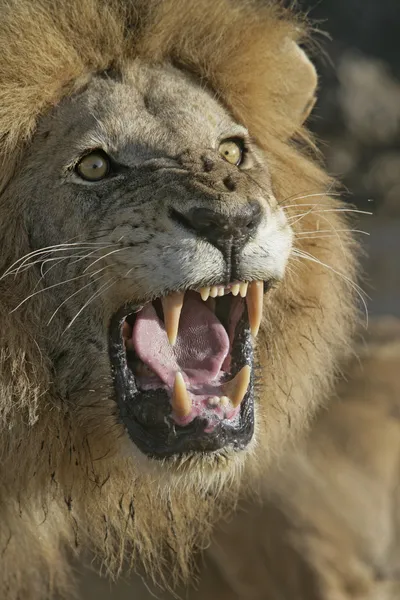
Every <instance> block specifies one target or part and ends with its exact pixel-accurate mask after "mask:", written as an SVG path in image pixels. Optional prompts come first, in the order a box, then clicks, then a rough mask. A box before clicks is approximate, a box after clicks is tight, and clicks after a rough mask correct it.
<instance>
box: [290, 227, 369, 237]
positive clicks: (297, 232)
mask: <svg viewBox="0 0 400 600" xmlns="http://www.w3.org/2000/svg"><path fill="white" fill-rule="evenodd" d="M335 231H336V232H338V233H362V234H363V235H371V234H370V233H368V231H362V230H361V229H335ZM313 233H318V234H320V233H333V229H314V230H312V231H295V232H294V235H295V237H298V236H299V235H308V234H313ZM311 239H313V238H311Z"/></svg>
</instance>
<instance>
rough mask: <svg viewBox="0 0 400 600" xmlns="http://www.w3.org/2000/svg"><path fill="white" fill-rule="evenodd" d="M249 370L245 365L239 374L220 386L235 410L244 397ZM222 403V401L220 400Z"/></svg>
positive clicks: (248, 380) (247, 384) (248, 379)
mask: <svg viewBox="0 0 400 600" xmlns="http://www.w3.org/2000/svg"><path fill="white" fill-rule="evenodd" d="M250 375H251V368H250V367H249V365H245V366H244V367H243V368H242V369H241V370H240V371H239V373H238V374H237V375H236V377H234V378H233V379H232V381H228V383H225V384H224V385H223V386H222V389H223V391H224V394H226V395H227V396H228V398H230V401H231V402H232V404H233V406H234V408H237V407H238V406H239V404H240V403H241V402H242V400H243V398H244V397H245V395H246V392H247V388H248V387H249V383H250ZM221 402H222V400H221Z"/></svg>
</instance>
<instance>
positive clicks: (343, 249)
mask: <svg viewBox="0 0 400 600" xmlns="http://www.w3.org/2000/svg"><path fill="white" fill-rule="evenodd" d="M0 13H1V19H0V47H1V54H0V139H1V146H0V153H1V154H0V164H1V169H0V199H1V208H0V211H1V213H0V214H1V223H0V227H1V239H2V252H1V258H0V263H1V264H0V273H1V280H0V314H1V336H2V337H1V340H2V344H1V362H0V368H1V372H0V403H1V404H0V405H1V427H2V430H1V454H2V461H1V519H0V522H1V529H0V548H1V556H2V561H1V565H2V573H1V583H0V597H1V598H2V599H6V600H12V599H16V598H24V599H33V600H36V599H38V600H39V599H40V600H44V599H46V598H53V597H54V596H55V595H57V594H59V595H68V594H69V593H70V589H71V586H72V581H73V577H72V573H71V569H70V567H69V560H68V559H69V557H70V556H71V555H75V556H77V555H79V553H81V552H82V551H84V550H89V551H91V552H94V553H95V554H97V555H98V556H99V557H100V560H101V561H102V564H103V565H104V570H105V571H106V572H107V573H110V574H112V575H118V574H119V573H120V571H121V569H122V567H123V566H124V564H127V565H128V566H134V567H135V568H136V567H137V566H138V565H141V566H142V567H143V568H144V569H145V570H146V572H147V573H148V575H149V576H150V577H153V578H157V579H158V580H159V581H161V583H164V584H165V585H168V584H169V582H176V581H178V580H180V579H183V580H184V579H187V577H188V575H189V573H190V569H191V562H192V561H191V557H192V554H193V551H194V550H195V549H201V548H202V547H204V546H205V545H206V544H207V543H208V541H209V538H210V535H211V532H212V527H213V524H214V523H215V522H216V521H217V520H218V519H219V518H221V517H226V516H227V515H228V514H229V512H230V511H231V510H232V509H233V508H234V507H235V505H236V503H237V502H238V499H239V498H240V497H241V496H242V495H243V494H246V493H247V492H251V491H252V490H254V489H256V488H257V485H258V481H259V480H260V479H263V478H264V476H265V473H266V472H267V471H268V468H269V466H270V464H273V462H274V459H275V457H276V456H277V455H278V454H279V453H280V452H281V451H282V449H283V448H284V447H285V443H286V442H288V441H289V440H293V439H295V437H296V436H297V435H298V434H299V433H301V432H303V431H304V430H305V429H306V427H307V424H308V422H309V418H310V416H311V415H312V414H313V413H314V411H315V410H316V408H317V407H318V406H319V405H320V404H321V403H322V402H323V401H324V399H325V398H326V397H327V394H328V392H329V390H330V388H331V386H332V384H333V383H334V381H335V374H336V372H337V368H338V366H339V362H340V361H341V360H343V358H344V357H345V356H346V355H347V352H348V350H349V348H350V339H351V335H352V330H353V324H354V323H355V321H356V302H355V291H356V286H355V284H353V283H352V282H353V280H354V277H355V270H356V260H355V258H354V253H355V250H356V245H355V243H354V241H353V239H352V237H351V234H350V233H349V231H348V228H347V225H346V219H345V216H346V215H345V213H346V207H345V205H344V204H342V203H341V202H340V200H338V199H336V198H333V197H332V196H330V195H329V194H330V192H331V190H332V187H333V184H332V181H331V180H330V179H329V178H328V177H327V176H326V174H325V173H324V172H323V170H322V169H321V168H320V166H319V164H318V158H315V154H316V153H315V148H314V145H313V142H312V140H311V139H310V137H309V136H308V135H307V133H306V131H305V129H304V127H303V123H304V120H305V119H306V117H307V116H308V113H309V111H310V107H311V106H312V104H313V101H314V94H315V87H316V75H315V71H314V69H313V67H312V66H311V63H310V62H309V60H308V58H307V57H306V55H305V53H304V51H303V50H302V49H300V47H299V46H298V43H299V42H302V41H304V40H305V38H306V35H307V31H306V25H305V24H304V23H303V21H302V19H300V18H297V17H296V16H295V15H293V14H291V13H290V12H288V11H286V10H285V9H284V8H282V7H280V6H279V5H278V4H277V3H275V2H266V3H260V2H258V1H257V0H249V1H248V2H247V3H243V2H241V1H240V0H197V1H194V0H162V1H158V0H125V1H122V0H118V1H117V0H115V2H111V1H110V0H107V1H105V0H104V1H103V0H69V1H68V2H64V0H0ZM196 361H197V362H196Z"/></svg>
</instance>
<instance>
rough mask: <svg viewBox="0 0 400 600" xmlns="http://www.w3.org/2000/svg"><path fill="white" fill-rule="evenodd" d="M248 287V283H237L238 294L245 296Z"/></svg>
mask: <svg viewBox="0 0 400 600" xmlns="http://www.w3.org/2000/svg"><path fill="white" fill-rule="evenodd" d="M248 287H249V284H248V283H241V284H239V288H240V295H241V296H242V298H245V297H246V294H247V288H248Z"/></svg>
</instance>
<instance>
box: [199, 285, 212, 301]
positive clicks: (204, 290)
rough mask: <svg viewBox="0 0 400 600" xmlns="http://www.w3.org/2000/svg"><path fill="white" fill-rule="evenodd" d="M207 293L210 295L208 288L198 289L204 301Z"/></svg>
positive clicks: (207, 295) (206, 298)
mask: <svg viewBox="0 0 400 600" xmlns="http://www.w3.org/2000/svg"><path fill="white" fill-rule="evenodd" d="M209 295H210V288H209V287H202V288H201V290H200V296H201V299H202V300H204V302H205V301H206V300H208V297H209Z"/></svg>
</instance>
